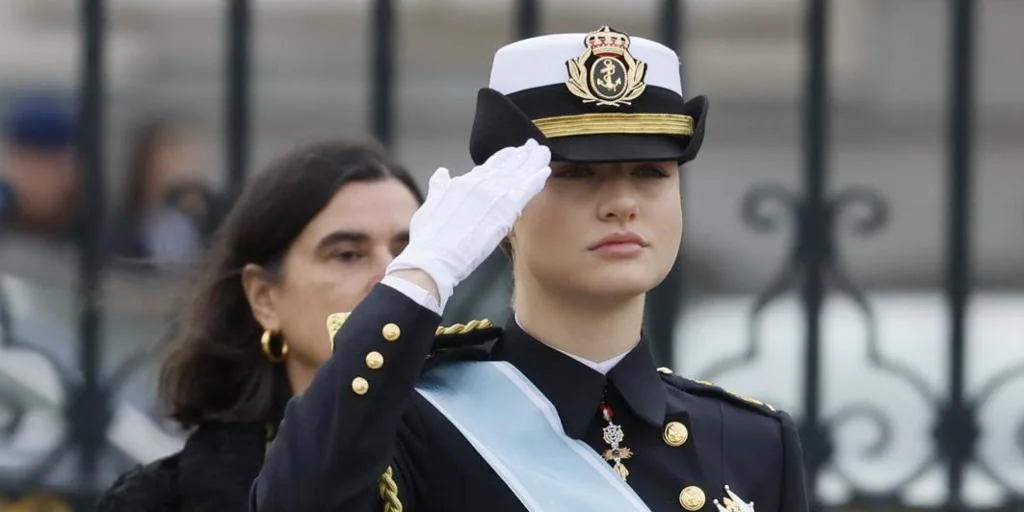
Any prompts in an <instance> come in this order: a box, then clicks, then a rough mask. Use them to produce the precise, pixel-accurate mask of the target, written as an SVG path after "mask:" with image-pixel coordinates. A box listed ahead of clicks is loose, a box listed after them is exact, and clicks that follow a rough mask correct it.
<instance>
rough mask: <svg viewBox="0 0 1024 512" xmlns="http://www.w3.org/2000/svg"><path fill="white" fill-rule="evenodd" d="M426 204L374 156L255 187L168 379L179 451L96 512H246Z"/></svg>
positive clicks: (353, 156) (280, 174)
mask: <svg viewBox="0 0 1024 512" xmlns="http://www.w3.org/2000/svg"><path fill="white" fill-rule="evenodd" d="M421 202H422V196H421V193H420V191H419V189H418V188H417V186H416V184H415V182H414V181H413V180H412V178H411V177H410V175H409V174H408V172H407V171H406V170H404V169H403V168H402V167H400V166H399V165H397V164H395V163H394V162H391V161H390V160H389V159H388V158H387V157H386V156H385V154H384V153H383V151H382V150H381V149H380V148H379V147H377V146H375V145H360V144H353V143H348V142H342V141H329V142H321V143H318V144H314V145H311V146H308V147H303V148H301V149H298V150H295V151H293V152H291V153H289V154H287V155H285V156H284V157H282V158H280V159H279V160H277V161H275V162H274V163H272V164H271V165H270V166H269V168H268V169H267V170H265V171H264V172H262V173H260V174H259V175H258V176H257V177H256V178H255V179H254V180H253V181H252V182H251V183H250V184H249V186H248V187H247V189H246V190H245V192H244V193H243V195H242V196H241V198H240V199H239V200H238V203H237V204H236V205H235V206H234V208H233V209H232V210H231V212H230V213H229V215H228V216H227V218H226V220H225V222H224V225H223V226H222V227H221V228H220V230H219V232H218V234H217V236H216V238H215V241H214V244H213V247H212V248H211V253H210V254H209V255H208V260H207V261H206V264H205V266H204V267H203V269H202V274H201V276H200V278H199V281H198V283H197V285H196V288H195V295H194V297H193V298H192V300H191V301H190V302H189V304H188V311H187V313H186V316H185V318H184V319H183V321H182V323H181V324H180V327H179V329H178V331H179V332H177V338H176V340H175V342H174V345H173V352H172V353H171V355H170V357H169V358H168V359H167V360H166V362H165V363H164V366H163V368H162V371H161V379H160V380H161V383H160V395H161V398H162V400H163V401H164V402H166V404H167V406H168V407H169V409H170V415H171V417H172V418H173V419H174V420H175V421H177V422H178V423H179V424H181V426H182V427H184V428H188V429H195V430H194V431H193V432H192V433H191V435H190V436H189V438H188V440H187V442H186V444H185V447H184V449H183V450H182V451H180V452H178V453H176V454H174V455H172V456H170V457H167V458H165V459H161V460H158V461H155V462H153V463H150V464H148V465H145V466H141V467H137V468H135V469H133V470H131V471H130V472H128V473H126V474H125V475H122V476H121V477H120V478H119V479H118V480H117V481H116V482H115V483H114V484H113V486H112V487H111V488H110V489H109V490H108V491H107V493H106V495H105V496H104V497H103V499H102V501H101V503H100V505H99V510H100V511H121V510H133V511H139V510H175V511H206V510H209V511H214V510H216V511H234V510H247V509H248V506H247V499H248V493H249V486H250V484H251V482H252V480H253V479H254V478H255V476H256V474H257V473H258V471H259V469H260V467H261V465H262V463H263V455H264V451H265V446H266V443H267V442H268V440H269V439H271V438H272V437H273V433H274V431H275V429H276V427H277V424H278V422H279V421H280V418H281V416H282V414H283V409H284V406H285V403H286V402H287V400H288V399H289V398H291V397H292V396H293V395H295V394H300V393H302V392H303V391H304V390H305V389H306V387H307V386H308V385H309V383H310V381H311V380H312V378H313V375H314V373H315V371H316V369H317V368H318V367H319V365H320V364H321V363H322V362H323V361H325V360H326V359H327V358H328V357H329V356H330V354H331V353H332V350H333V347H332V346H331V342H330V338H329V336H328V331H327V328H326V323H325V322H326V319H327V317H328V315H330V314H332V313H335V312H339V311H351V310H352V309H353V308H355V306H356V304H357V303H358V302H359V301H360V300H362V298H363V297H364V296H365V295H366V294H367V293H368V291H369V290H370V289H371V288H372V287H373V285H374V284H375V283H377V282H378V281H379V280H380V278H381V277H382V275H383V273H384V269H385V268H386V267H387V265H388V264H389V263H390V262H391V260H392V259H393V258H394V256H395V255H397V254H398V253H400V252H401V251H402V250H403V249H404V248H405V245H406V243H407V241H408V229H409V221H410V219H411V218H412V214H413V212H415V211H416V209H417V208H418V206H419V204H420V203H421Z"/></svg>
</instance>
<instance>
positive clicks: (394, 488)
mask: <svg viewBox="0 0 1024 512" xmlns="http://www.w3.org/2000/svg"><path fill="white" fill-rule="evenodd" d="M377 492H379V493H380V499H382V500H384V512H402V501H401V500H399V499H398V484H397V483H395V476H394V471H392V469H391V466H388V468H387V469H386V470H384V474H383V475H381V476H380V483H379V484H378V485H377Z"/></svg>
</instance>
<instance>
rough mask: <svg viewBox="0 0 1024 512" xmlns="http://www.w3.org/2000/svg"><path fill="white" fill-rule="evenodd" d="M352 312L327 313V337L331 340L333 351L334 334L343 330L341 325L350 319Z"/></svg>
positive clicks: (332, 351)
mask: <svg viewBox="0 0 1024 512" xmlns="http://www.w3.org/2000/svg"><path fill="white" fill-rule="evenodd" d="M349 314H350V313H347V312H346V313H331V314H329V315H327V339H328V340H330V342H331V353H332V354H333V353H334V336H335V335H336V334H338V331H340V330H341V326H342V325H343V324H344V323H345V320H348V315H349Z"/></svg>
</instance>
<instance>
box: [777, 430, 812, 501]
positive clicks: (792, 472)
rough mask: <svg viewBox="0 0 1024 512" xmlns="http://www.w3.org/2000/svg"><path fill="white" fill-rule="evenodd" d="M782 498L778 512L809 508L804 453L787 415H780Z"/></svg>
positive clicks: (798, 435)
mask: <svg viewBox="0 0 1024 512" xmlns="http://www.w3.org/2000/svg"><path fill="white" fill-rule="evenodd" d="M782 453H783V457H784V459H783V462H782V463H783V470H782V490H781V492H782V496H781V498H782V499H781V500H780V503H782V507H781V508H780V512H807V511H809V510H810V509H811V508H810V503H809V501H808V495H807V479H806V474H805V471H804V452H803V447H802V445H801V443H800V434H799V433H798V432H797V429H796V424H795V423H794V422H793V419H792V418H791V417H790V416H789V414H787V413H782Z"/></svg>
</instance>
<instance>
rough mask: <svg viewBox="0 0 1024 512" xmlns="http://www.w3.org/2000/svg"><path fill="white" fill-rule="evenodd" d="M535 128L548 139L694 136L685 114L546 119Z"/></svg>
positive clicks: (614, 113)
mask: <svg viewBox="0 0 1024 512" xmlns="http://www.w3.org/2000/svg"><path fill="white" fill-rule="evenodd" d="M533 124H534V125H536V126H537V129H539V130H540V132H541V133H543V134H544V136H545V137H547V138H549V139H557V138H559V137H574V136H579V135H607V134H634V135H680V136H686V137H690V136H692V135H693V118H692V117H690V116H685V115H682V114H643V113H640V114H629V113H623V112H607V113H592V114H577V115H570V116H557V117H544V118H541V119H535V120H534V121H533Z"/></svg>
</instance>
